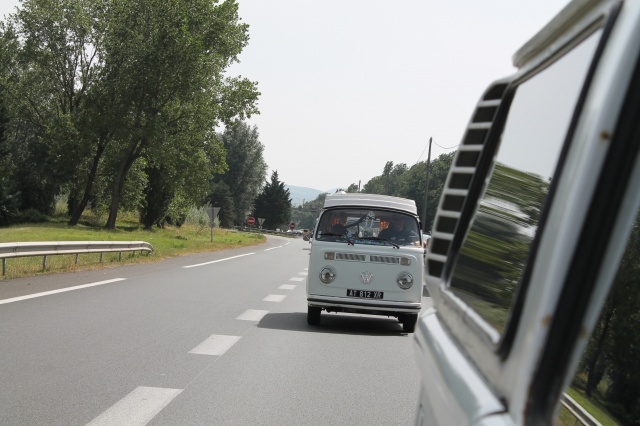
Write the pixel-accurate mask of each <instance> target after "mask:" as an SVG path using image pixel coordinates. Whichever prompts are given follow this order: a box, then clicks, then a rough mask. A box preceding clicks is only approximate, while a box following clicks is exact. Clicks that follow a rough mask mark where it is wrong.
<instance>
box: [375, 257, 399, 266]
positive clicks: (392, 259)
mask: <svg viewBox="0 0 640 426" xmlns="http://www.w3.org/2000/svg"><path fill="white" fill-rule="evenodd" d="M369 260H370V261H371V262H374V263H392V264H395V265H397V264H399V263H400V258H399V257H394V256H373V255H372V256H369Z"/></svg>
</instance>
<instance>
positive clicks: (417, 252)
mask: <svg viewBox="0 0 640 426" xmlns="http://www.w3.org/2000/svg"><path fill="white" fill-rule="evenodd" d="M421 241H422V235H421V232H420V224H419V220H418V216H417V212H416V205H415V202H414V201H413V200H407V199H404V198H397V197H388V196H383V195H371V194H361V193H354V194H346V193H345V194H333V195H327V197H326V199H325V203H324V208H323V210H322V213H321V214H320V217H319V220H318V224H317V226H316V229H315V233H314V236H313V244H312V245H311V252H310V257H309V269H308V275H307V304H308V308H307V309H308V311H307V322H308V323H309V324H312V325H317V324H319V323H320V318H321V313H322V311H323V310H324V311H326V312H346V313H360V314H369V315H382V316H391V317H396V318H398V321H399V322H400V323H402V327H403V330H404V331H405V332H407V333H412V332H413V331H414V328H415V324H416V320H417V318H418V313H419V312H420V309H421V307H422V304H421V301H422V277H423V253H424V249H423V248H422V243H421Z"/></svg>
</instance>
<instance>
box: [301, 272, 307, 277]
mask: <svg viewBox="0 0 640 426" xmlns="http://www.w3.org/2000/svg"><path fill="white" fill-rule="evenodd" d="M298 275H304V276H305V277H306V276H307V275H309V273H308V272H298Z"/></svg>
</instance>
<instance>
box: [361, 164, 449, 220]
mask: <svg viewBox="0 0 640 426" xmlns="http://www.w3.org/2000/svg"><path fill="white" fill-rule="evenodd" d="M454 156H455V152H451V153H448V154H442V155H440V156H439V157H438V158H436V159H435V160H433V161H432V162H431V165H430V168H429V169H430V171H429V194H428V198H427V220H426V222H427V227H426V229H431V227H432V226H433V219H434V218H435V214H436V210H437V208H438V203H439V202H440V196H441V195H442V190H443V188H444V184H445V182H446V180H447V175H448V174H449V169H450V168H451V163H452V162H453V157H454ZM426 167H427V165H426V162H420V163H416V164H414V165H413V166H412V167H411V168H407V165H406V164H397V165H395V166H394V165H393V162H391V161H388V162H387V163H386V164H385V166H384V169H383V172H382V175H380V176H375V177H373V178H371V179H370V180H369V181H368V182H367V183H366V184H365V185H364V187H363V190H362V192H365V193H368V194H382V195H391V196H395V197H403V198H408V199H410V200H414V201H415V202H416V207H417V209H418V213H419V214H420V215H421V214H422V211H423V209H424V193H425V186H426ZM350 188H351V187H350Z"/></svg>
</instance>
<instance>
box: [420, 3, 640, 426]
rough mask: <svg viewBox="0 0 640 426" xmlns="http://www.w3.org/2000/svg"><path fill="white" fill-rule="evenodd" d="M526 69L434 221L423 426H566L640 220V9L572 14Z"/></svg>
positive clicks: (563, 16)
mask: <svg viewBox="0 0 640 426" xmlns="http://www.w3.org/2000/svg"><path fill="white" fill-rule="evenodd" d="M505 37H508V34H505ZM513 60H514V65H515V66H516V67H517V68H518V71H517V72H516V73H515V74H514V75H512V76H510V77H507V78H503V79H501V80H498V81H496V82H495V83H493V84H491V85H490V86H489V88H488V89H487V91H486V92H485V93H484V94H483V95H482V97H481V99H480V101H479V103H478V105H477V108H476V110H475V111H474V112H473V115H472V118H471V121H470V123H469V126H468V127H467V131H466V133H465V135H464V137H463V140H462V143H461V145H460V148H459V150H458V152H457V153H456V157H455V158H454V160H453V164H452V167H451V169H450V172H449V176H448V178H447V182H446V183H445V187H444V190H443V194H442V198H441V200H440V204H439V207H438V211H437V214H436V218H435V220H434V226H433V231H432V238H431V240H430V242H429V247H428V252H427V257H426V265H425V268H426V274H425V281H426V287H427V289H428V292H429V294H430V296H431V297H432V301H433V307H431V308H429V309H426V310H425V312H423V313H422V314H421V316H420V318H419V321H418V326H417V329H416V331H415V333H414V342H415V345H414V347H415V352H416V359H417V362H418V365H419V367H420V371H421V375H422V382H421V389H420V397H419V401H418V409H417V414H416V424H419V425H446V426H449V425H492V426H493V425H523V424H526V425H550V424H555V423H556V422H555V420H556V415H557V414H558V412H559V409H560V407H561V403H560V401H561V400H562V399H563V398H564V397H565V395H564V390H565V389H566V388H567V386H568V385H569V384H570V383H571V381H572V378H573V375H574V372H575V371H576V368H577V367H579V361H580V359H581V355H582V353H583V351H584V350H585V347H586V345H587V343H588V341H589V336H590V335H591V332H592V331H593V330H594V326H595V325H596V323H597V321H598V319H599V313H600V310H601V309H602V307H603V305H604V303H605V300H606V299H607V294H608V293H609V290H610V288H611V287H612V285H613V282H614V278H615V275H616V271H617V270H618V265H619V264H620V262H621V259H622V254H623V252H624V249H625V246H626V244H627V240H628V237H629V235H630V233H631V231H632V230H633V229H634V228H633V226H634V221H635V220H636V217H637V214H638V209H639V206H640V157H639V151H640V1H637V0H632V1H607V0H601V1H598V0H576V1H572V2H571V3H569V4H568V5H567V6H566V7H565V8H564V9H563V10H562V11H561V12H560V13H559V14H558V16H556V17H555V18H554V19H553V20H552V21H551V22H550V23H549V24H548V25H547V26H545V27H544V28H543V29H542V30H541V31H540V32H539V33H538V34H536V35H535V36H534V37H533V38H532V39H531V40H530V41H529V42H528V43H527V44H525V45H524V46H523V47H522V48H521V49H520V50H519V51H518V52H517V53H516V55H515V56H514V58H513ZM636 226H637V225H636ZM633 232H636V231H635V230H634V231H633ZM636 280H637V281H636V285H640V277H638V276H636ZM636 361H637V360H636ZM636 367H637V364H636ZM635 401H637V399H635ZM569 424H571V423H569ZM576 424H580V423H576ZM585 424H587V423H585ZM589 424H592V423H589Z"/></svg>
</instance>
